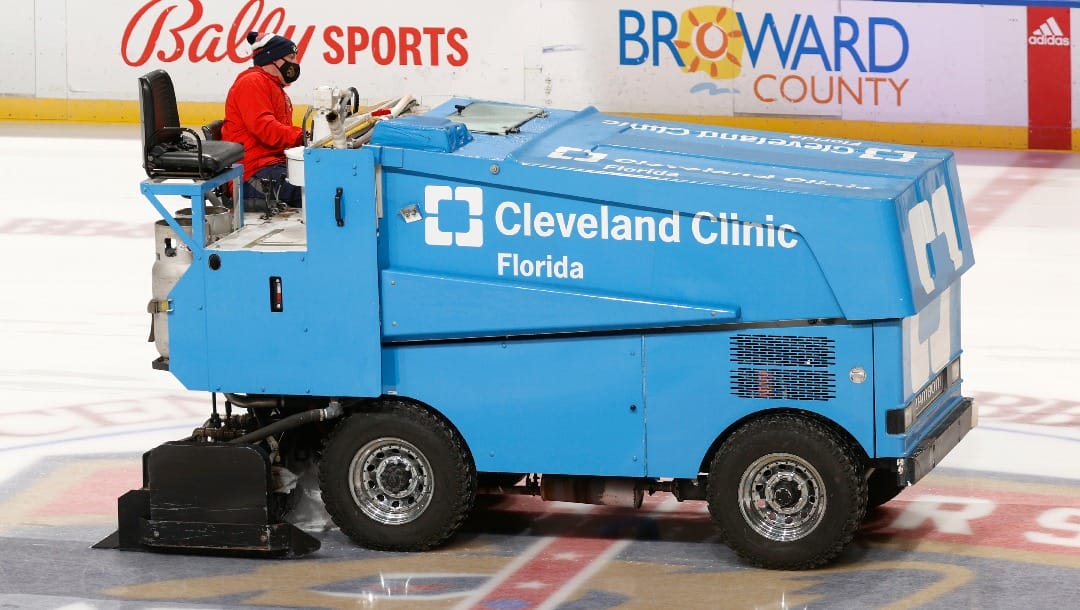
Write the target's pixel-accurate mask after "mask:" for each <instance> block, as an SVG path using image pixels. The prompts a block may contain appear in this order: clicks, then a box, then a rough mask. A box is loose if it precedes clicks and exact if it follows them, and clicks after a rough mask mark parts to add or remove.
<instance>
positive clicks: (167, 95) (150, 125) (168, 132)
mask: <svg viewBox="0 0 1080 610" xmlns="http://www.w3.org/2000/svg"><path fill="white" fill-rule="evenodd" d="M139 111H140V114H141V117H140V118H141V120H142V144H143V161H144V163H145V160H146V157H147V155H149V153H150V149H151V148H153V147H154V146H156V145H157V144H159V143H161V142H164V141H177V140H179V139H180V137H181V136H180V131H179V129H178V128H179V127H180V112H179V110H177V108H176V91H175V90H174V89H173V82H172V78H171V77H170V76H169V73H168V72H166V71H164V70H154V71H153V72H150V73H148V74H145V75H143V76H140V77H139Z"/></svg>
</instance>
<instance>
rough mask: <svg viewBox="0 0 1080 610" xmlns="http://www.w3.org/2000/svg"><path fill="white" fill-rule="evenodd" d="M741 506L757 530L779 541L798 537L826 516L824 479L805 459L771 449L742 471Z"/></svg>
mask: <svg viewBox="0 0 1080 610" xmlns="http://www.w3.org/2000/svg"><path fill="white" fill-rule="evenodd" d="M739 508H740V509H741V510H742V515H743V518H744V519H746V522H747V524H749V525H750V527H751V528H752V529H753V530H754V531H755V532H757V533H758V534H761V535H762V536H764V537H766V538H768V539H770V540H776V541H779V542H786V541H791V540H798V539H800V538H802V537H803V536H806V535H807V534H809V533H810V532H812V531H814V529H815V528H817V526H818V524H819V523H821V519H822V517H824V516H825V508H826V495H825V483H824V481H823V480H822V479H821V475H820V474H819V473H818V471H817V469H815V468H814V467H813V466H812V465H811V464H810V463H808V462H807V461H806V460H803V459H802V458H800V457H798V456H796V455H791V454H790V453H771V454H769V455H765V456H762V457H761V458H760V459H758V460H757V461H755V462H754V463H753V464H751V465H750V466H749V467H748V468H747V469H746V470H745V471H744V472H743V475H742V478H741V479H740V481H739Z"/></svg>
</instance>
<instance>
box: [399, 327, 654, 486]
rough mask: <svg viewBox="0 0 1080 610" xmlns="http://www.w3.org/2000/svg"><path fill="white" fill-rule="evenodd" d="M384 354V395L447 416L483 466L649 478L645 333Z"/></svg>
mask: <svg viewBox="0 0 1080 610" xmlns="http://www.w3.org/2000/svg"><path fill="white" fill-rule="evenodd" d="M384 353H385V358H384V362H383V370H384V375H385V376H386V384H387V385H386V390H387V391H388V392H391V391H392V392H396V393H398V394H402V395H405V396H411V397H413V398H416V399H418V400H421V401H423V402H425V403H427V404H429V405H432V406H434V408H436V409H437V410H439V411H440V412H442V413H443V414H444V415H446V417H447V418H449V419H450V421H451V422H453V424H454V425H455V426H457V428H458V430H459V431H460V432H461V434H462V436H463V437H464V438H465V441H466V442H467V443H468V445H469V447H470V448H471V450H472V453H473V458H474V460H475V461H476V467H477V469H479V470H491V471H505V472H544V473H549V474H590V475H610V476H638V477H640V476H643V475H644V474H645V447H644V420H643V413H644V410H643V409H642V408H641V406H642V404H643V403H642V399H643V393H642V384H641V383H642V376H641V337H640V336H619V337H573V338H558V339H546V340H531V341H481V342H451V343H437V344H419V345H408V344H404V345H394V346H388V347H387V348H386V350H385V352H384ZM631 405H634V406H635V407H636V408H634V409H631Z"/></svg>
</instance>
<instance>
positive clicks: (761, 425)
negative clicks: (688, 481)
mask: <svg viewBox="0 0 1080 610" xmlns="http://www.w3.org/2000/svg"><path fill="white" fill-rule="evenodd" d="M792 429H794V430H799V431H800V434H801V435H805V436H808V437H813V438H816V439H818V440H819V441H820V442H821V443H822V446H823V447H825V448H826V449H827V451H828V452H829V454H830V457H831V458H832V459H834V460H835V461H836V464H838V465H839V467H840V469H841V472H842V476H843V478H844V480H845V481H847V483H848V485H847V487H848V488H849V489H848V491H849V492H850V493H852V494H853V497H852V504H854V505H855V506H856V507H861V508H856V509H855V510H850V511H848V512H847V515H846V518H845V521H844V523H843V525H842V526H841V528H840V535H839V536H838V537H837V538H836V539H835V541H834V542H833V543H832V544H831V545H829V546H828V547H825V548H822V549H820V550H818V552H816V553H814V554H813V555H811V556H807V557H805V558H802V559H798V560H780V559H775V558H764V557H760V556H758V555H756V554H755V553H753V552H752V551H751V550H750V549H749V548H744V547H743V546H742V545H741V544H740V542H741V541H740V540H739V539H738V537H737V536H731V535H730V532H726V531H722V535H723V537H724V540H725V542H726V543H727V544H728V546H729V547H731V548H732V549H733V550H734V551H735V552H736V554H738V555H739V557H740V558H741V559H742V560H743V561H745V562H747V563H749V564H751V565H753V566H756V567H760V568H767V569H781V570H809V569H813V568H817V567H820V566H822V565H824V564H826V563H828V562H829V561H831V560H833V559H834V558H836V556H837V555H839V554H840V553H841V552H842V551H843V550H844V548H845V547H846V546H847V545H848V544H850V543H851V541H852V539H853V538H854V537H855V534H856V532H857V531H858V530H859V528H860V527H861V526H862V523H863V519H864V517H865V514H866V505H867V491H866V485H865V484H864V476H863V471H864V466H863V464H862V462H861V461H860V460H859V459H858V458H857V457H856V455H857V453H856V450H855V448H854V447H852V446H851V444H850V443H849V442H848V441H847V440H846V439H845V438H844V437H843V436H841V435H840V434H838V433H837V432H835V431H834V430H832V429H831V428H829V427H828V426H826V425H825V424H823V423H821V422H819V421H817V420H815V419H813V418H811V417H807V416H804V415H799V414H793V413H775V414H769V415H766V416H763V417H760V418H758V419H756V420H753V421H751V422H749V423H747V424H746V425H744V426H743V427H742V428H740V429H738V430H737V431H735V432H734V433H733V434H732V435H731V436H730V437H729V438H728V439H727V440H726V441H725V442H724V444H723V445H722V446H721V447H720V450H719V451H718V452H717V453H716V455H715V456H714V457H713V460H712V463H711V465H710V471H709V483H708V492H707V493H708V498H709V502H708V505H709V515H710V516H711V517H712V519H713V522H714V523H715V524H716V525H717V526H718V527H719V528H720V529H721V530H723V527H722V522H723V520H724V517H725V515H723V514H721V512H722V511H723V510H724V509H723V508H722V506H724V505H723V504H722V503H721V502H719V501H714V499H713V498H714V494H720V493H721V492H720V490H717V489H715V488H714V482H715V478H716V477H714V476H713V475H714V473H716V472H718V471H719V469H720V468H721V467H722V464H723V463H724V461H725V460H727V459H729V458H730V456H731V454H732V453H734V452H735V451H737V450H738V445H739V444H740V442H742V439H748V438H752V437H755V436H758V435H762V434H768V433H770V431H775V430H792ZM823 476H824V475H823ZM735 510H736V511H737V510H738V509H737V508H736V509H735ZM740 518H741V516H740Z"/></svg>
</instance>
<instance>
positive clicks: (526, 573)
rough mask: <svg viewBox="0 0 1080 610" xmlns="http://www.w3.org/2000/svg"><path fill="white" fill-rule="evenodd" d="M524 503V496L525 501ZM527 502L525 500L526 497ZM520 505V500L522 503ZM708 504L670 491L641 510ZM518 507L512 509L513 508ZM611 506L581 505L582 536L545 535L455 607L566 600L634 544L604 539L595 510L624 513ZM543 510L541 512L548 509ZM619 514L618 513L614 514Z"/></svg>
mask: <svg viewBox="0 0 1080 610" xmlns="http://www.w3.org/2000/svg"><path fill="white" fill-rule="evenodd" d="M519 502H521V500H519ZM521 503H522V504H524V502H521ZM519 506H520V505H519ZM704 506H705V505H704V503H701V502H677V501H676V500H675V498H674V497H672V496H670V495H669V494H659V495H657V496H653V497H649V498H647V499H646V501H645V503H644V505H643V506H642V508H641V509H640V512H641V514H642V515H643V516H646V515H650V514H652V515H655V514H658V513H660V514H664V513H668V514H671V513H675V514H679V513H699V514H700V513H703V512H704V511H705V508H704ZM544 508H545V509H549V510H545V511H544V513H549V514H557V513H563V512H566V511H567V509H566V507H565V505H560V504H557V503H544ZM511 510H512V509H511ZM625 510H626V509H613V508H609V507H599V506H598V507H591V506H586V507H583V508H575V510H573V512H574V513H575V514H579V515H581V516H582V517H583V519H584V521H585V522H586V523H591V525H592V526H591V527H589V526H586V527H583V528H582V530H584V531H581V532H579V533H578V536H589V535H590V534H591V535H592V536H593V537H561V536H560V537H547V538H541V539H539V540H538V541H537V542H536V543H534V544H533V545H532V546H530V547H529V548H528V549H526V550H525V552H523V553H522V554H521V555H518V556H517V558H515V559H514V560H513V561H511V562H510V563H509V564H507V565H506V567H504V568H503V569H502V570H501V571H499V572H498V573H497V574H495V575H493V576H492V578H491V579H490V580H489V581H488V583H487V584H486V585H485V586H484V587H481V588H480V589H479V590H477V591H476V592H475V593H473V594H472V595H470V596H469V597H468V598H466V599H465V600H463V601H462V602H461V603H460V604H458V605H457V606H455V608H456V609H460V610H465V609H467V608H478V609H482V610H499V609H503V608H513V609H514V610H525V609H538V610H540V609H548V608H554V607H556V606H557V605H558V604H561V603H562V602H564V601H566V600H567V599H568V598H569V596H570V595H572V594H573V593H574V591H576V590H577V588H578V587H579V586H580V585H581V583H583V582H585V581H586V580H587V579H588V578H590V577H591V576H592V575H593V574H595V573H596V572H598V571H599V570H600V569H601V568H603V567H604V565H605V564H607V563H608V562H609V561H610V560H611V559H612V558H614V557H615V556H617V555H618V554H619V553H620V552H621V551H622V550H623V549H624V548H626V547H627V546H629V545H630V543H631V542H632V540H631V539H627V538H618V537H617V538H600V537H595V536H597V535H598V534H600V532H599V531H588V530H594V528H595V527H596V526H598V525H600V524H601V523H602V522H603V521H604V519H603V517H602V516H600V515H597V514H595V513H604V512H621V511H625ZM544 513H542V514H541V515H540V516H541V517H542V515H543V514H544ZM612 516H614V515H612Z"/></svg>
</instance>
